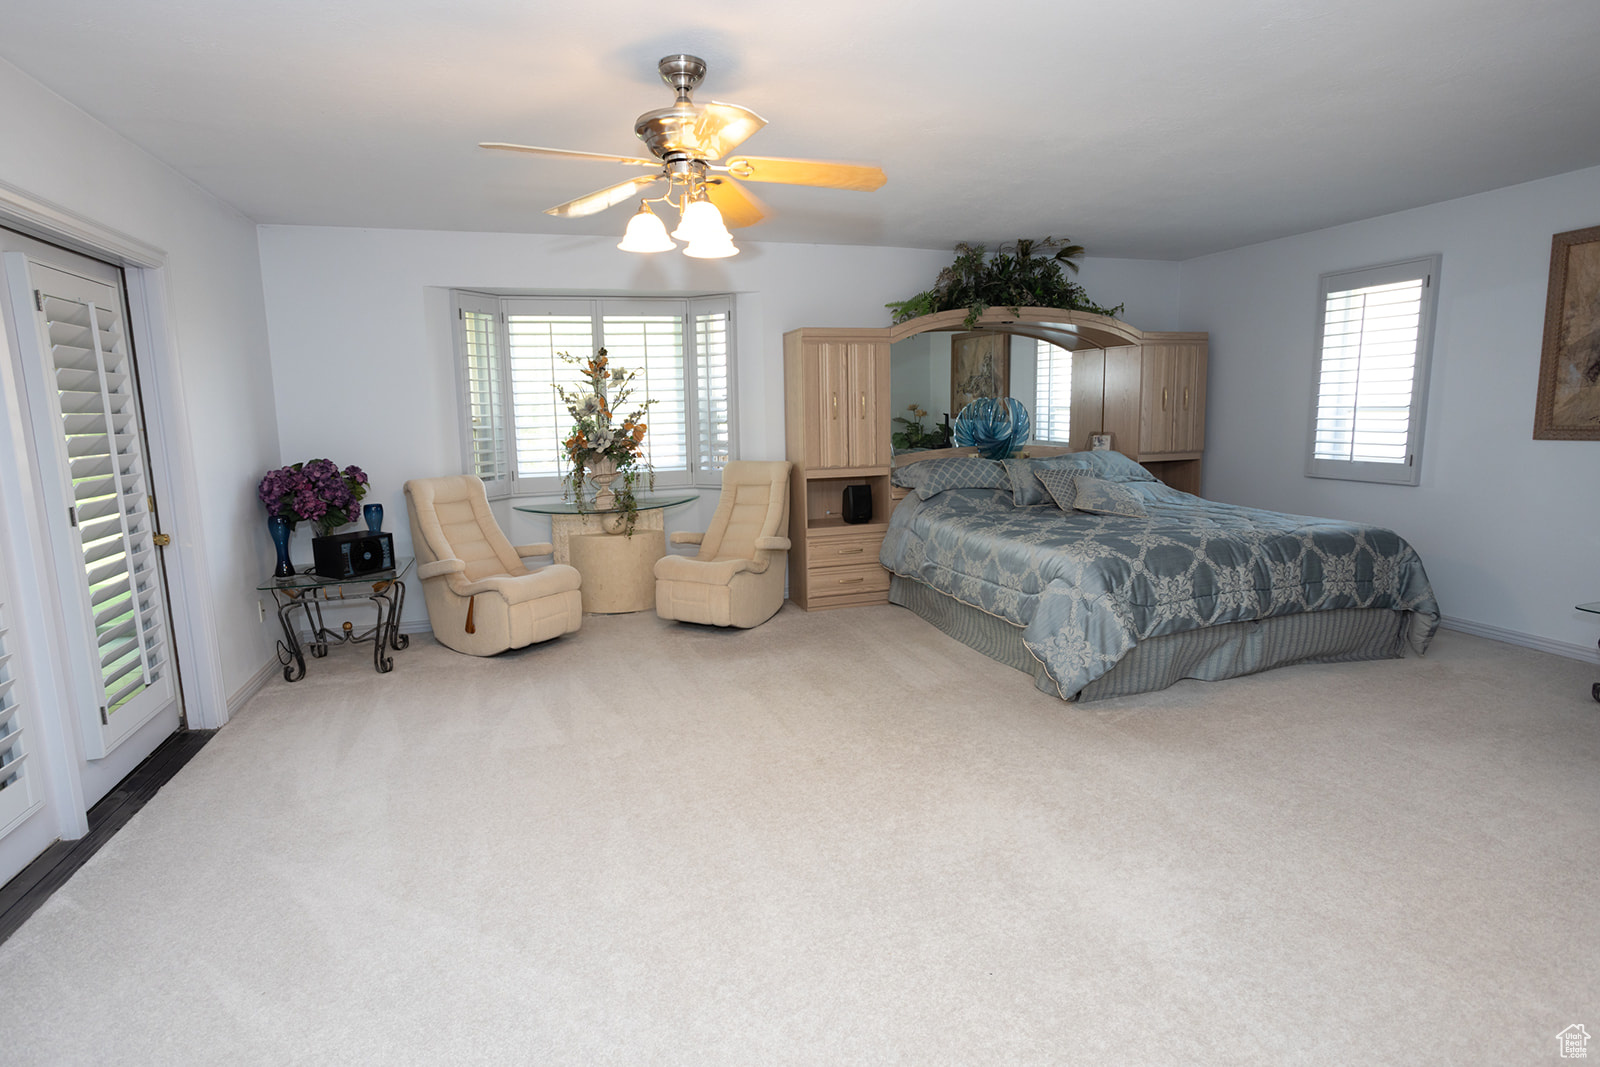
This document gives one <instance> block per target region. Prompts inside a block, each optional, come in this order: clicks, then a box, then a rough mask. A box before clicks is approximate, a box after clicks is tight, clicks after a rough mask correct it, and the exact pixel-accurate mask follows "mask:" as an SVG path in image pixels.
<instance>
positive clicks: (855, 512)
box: [843, 485, 872, 523]
mask: <svg viewBox="0 0 1600 1067" xmlns="http://www.w3.org/2000/svg"><path fill="white" fill-rule="evenodd" d="M843 518H844V521H845V522H849V523H858V522H871V521H872V486H870V485H847V486H845V487H844V515H843Z"/></svg>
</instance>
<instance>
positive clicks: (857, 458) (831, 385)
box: [800, 339, 889, 468]
mask: <svg viewBox="0 0 1600 1067" xmlns="http://www.w3.org/2000/svg"><path fill="white" fill-rule="evenodd" d="M800 344H801V349H802V351H801V355H800V359H801V361H802V363H803V371H802V374H803V381H804V387H803V388H804V396H805V401H804V403H805V412H804V418H805V420H806V423H807V426H806V434H805V438H806V451H805V459H806V465H807V466H808V467H810V468H837V467H875V466H878V465H879V464H885V463H888V462H889V452H888V449H889V429H888V427H889V420H888V418H887V413H886V412H885V411H884V410H883V408H884V407H885V406H886V405H887V404H888V398H889V346H888V345H887V344H885V343H883V342H881V341H880V342H860V341H848V340H838V341H829V340H821V339H816V340H812V339H805V340H802V341H801V342H800Z"/></svg>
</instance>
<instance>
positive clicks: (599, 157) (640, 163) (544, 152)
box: [478, 141, 661, 167]
mask: <svg viewBox="0 0 1600 1067" xmlns="http://www.w3.org/2000/svg"><path fill="white" fill-rule="evenodd" d="M478 147H479V148H498V149H503V150H504V151H507V152H531V153H532V154H534V155H536V156H557V157H559V158H562V159H587V160H592V161H594V162H598V163H626V164H627V165H628V166H630V167H659V166H661V160H659V159H639V158H637V157H634V156H608V155H606V154H605V153H603V152H575V151H573V150H571V149H568V148H539V147H536V146H535V145H531V144H505V143H503V142H501V141H482V142H479V144H478Z"/></svg>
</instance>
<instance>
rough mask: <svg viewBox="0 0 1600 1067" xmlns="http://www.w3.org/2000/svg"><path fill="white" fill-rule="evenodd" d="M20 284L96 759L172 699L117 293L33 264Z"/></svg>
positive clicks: (159, 588) (130, 372)
mask: <svg viewBox="0 0 1600 1067" xmlns="http://www.w3.org/2000/svg"><path fill="white" fill-rule="evenodd" d="M31 277H32V280H33V283H34V285H35V286H36V290H37V296H36V307H37V309H38V312H39V314H38V322H39V330H40V333H41V336H42V340H43V342H44V345H45V349H46V361H47V364H48V370H49V371H50V372H51V373H53V376H54V383H53V384H54V386H55V388H54V392H53V395H51V396H49V397H48V398H47V402H49V403H50V404H51V405H52V406H53V407H54V414H55V415H56V417H57V418H58V420H59V421H58V422H57V424H56V425H57V426H59V428H60V431H61V436H60V438H59V439H58V441H59V443H60V446H61V447H60V448H59V449H58V450H57V458H58V461H59V462H58V469H59V471H60V477H61V478H62V479H63V484H64V487H65V489H66V497H67V503H68V508H69V514H70V517H71V521H72V526H73V531H72V533H73V537H72V541H73V546H72V552H73V554H74V555H75V557H76V562H75V564H74V565H73V568H74V571H75V577H76V579H77V581H76V583H75V584H77V585H78V587H79V591H80V593H81V595H82V596H83V598H84V606H85V611H84V613H83V615H84V623H85V629H86V631H87V633H86V634H85V638H86V640H87V642H88V649H87V652H88V656H89V658H90V660H91V661H92V662H93V664H94V665H95V668H94V673H95V678H94V682H93V687H94V689H95V690H96V692H95V699H96V707H95V708H94V709H92V711H90V709H85V710H86V711H87V712H89V713H90V714H91V715H93V716H94V717H95V718H97V719H98V722H97V723H95V726H96V727H97V728H96V729H95V730H93V731H86V742H88V744H87V746H86V747H88V748H89V749H90V751H89V753H88V754H89V756H90V757H91V758H98V757H99V756H102V755H104V754H105V753H106V752H109V751H110V750H111V749H112V748H114V747H116V745H117V744H118V743H119V742H120V741H121V740H122V739H123V738H124V737H126V736H127V735H128V734H130V733H132V732H133V731H134V730H135V729H137V728H138V727H139V726H142V725H143V724H144V723H145V722H147V721H149V719H150V718H151V717H153V716H154V715H155V714H156V713H157V712H158V711H160V710H161V709H162V708H163V707H165V706H166V705H167V704H168V703H169V702H170V701H171V700H172V699H173V697H174V695H175V693H176V687H175V685H174V679H173V678H172V677H171V671H170V669H169V660H170V655H171V642H170V638H169V635H168V630H167V619H166V610H165V589H164V586H163V581H162V577H161V572H160V566H159V560H158V559H157V556H156V547H155V542H154V535H155V532H156V531H155V525H154V520H153V516H152V515H151V510H150V501H151V499H152V497H151V496H150V493H151V489H150V485H149V479H148V474H147V470H146V465H145V458H144V441H143V433H142V429H141V426H140V416H139V402H138V397H137V394H136V389H137V383H136V381H135V377H134V373H133V365H132V359H131V357H130V353H129V347H128V339H127V330H126V319H125V317H124V312H123V307H122V299H121V294H120V293H119V292H118V290H117V289H116V288H115V287H114V286H110V285H106V284H105V283H102V282H97V281H91V280H89V279H86V278H80V277H78V276H76V275H72V274H68V273H66V272H64V271H58V270H55V269H52V268H49V267H44V266H40V265H37V264H36V265H34V266H33V267H32V270H31ZM95 742H99V743H98V744H96V743H95ZM97 750H98V751H97Z"/></svg>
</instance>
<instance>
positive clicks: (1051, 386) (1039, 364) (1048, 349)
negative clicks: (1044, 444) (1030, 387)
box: [1033, 341, 1072, 444]
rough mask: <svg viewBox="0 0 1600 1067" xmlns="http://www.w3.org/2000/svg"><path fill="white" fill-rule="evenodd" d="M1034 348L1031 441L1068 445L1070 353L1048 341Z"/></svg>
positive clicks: (1070, 391) (1070, 407) (1070, 382)
mask: <svg viewBox="0 0 1600 1067" xmlns="http://www.w3.org/2000/svg"><path fill="white" fill-rule="evenodd" d="M1037 345H1038V347H1037V348H1036V349H1035V357H1034V397H1033V407H1034V415H1033V438H1034V440H1036V441H1058V442H1060V443H1061V444H1067V443H1069V442H1070V441H1071V440H1072V353H1071V352H1069V351H1067V350H1066V349H1065V348H1062V347H1060V346H1059V345H1053V344H1051V343H1050V342H1049V341H1039V342H1037Z"/></svg>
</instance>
